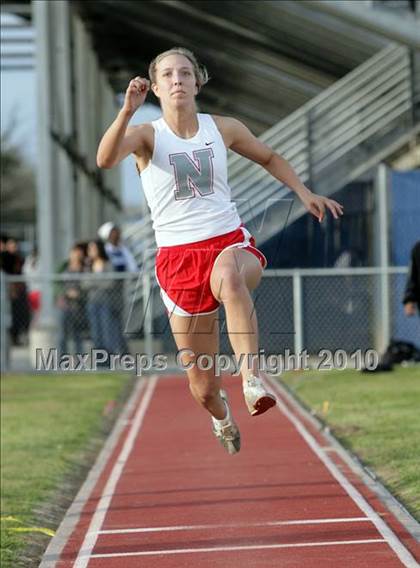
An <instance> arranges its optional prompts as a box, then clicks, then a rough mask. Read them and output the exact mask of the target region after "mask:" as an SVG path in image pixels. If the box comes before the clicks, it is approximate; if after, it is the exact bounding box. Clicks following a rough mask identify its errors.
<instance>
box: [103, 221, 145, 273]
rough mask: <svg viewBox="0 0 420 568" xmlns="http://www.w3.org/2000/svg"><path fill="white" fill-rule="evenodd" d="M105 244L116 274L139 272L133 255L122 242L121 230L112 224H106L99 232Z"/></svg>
mask: <svg viewBox="0 0 420 568" xmlns="http://www.w3.org/2000/svg"><path fill="white" fill-rule="evenodd" d="M98 235H99V237H100V238H101V239H102V240H103V241H104V242H105V251H106V253H107V255H108V258H109V260H110V261H111V264H112V266H113V268H114V271H115V272H137V270H138V266H137V263H136V261H135V260H134V257H133V255H132V254H131V252H130V251H129V250H128V248H127V247H126V246H125V245H123V244H122V242H121V230H120V228H119V227H118V226H117V225H115V224H114V223H112V222H108V223H104V224H103V225H102V226H101V227H100V228H99V230H98Z"/></svg>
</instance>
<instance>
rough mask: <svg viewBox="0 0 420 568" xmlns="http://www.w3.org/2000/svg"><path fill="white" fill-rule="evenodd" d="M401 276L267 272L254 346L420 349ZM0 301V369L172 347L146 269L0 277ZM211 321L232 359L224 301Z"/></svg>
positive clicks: (167, 351)
mask: <svg viewBox="0 0 420 568" xmlns="http://www.w3.org/2000/svg"><path fill="white" fill-rule="evenodd" d="M406 276H407V269H405V268H389V269H387V270H382V269H377V268H349V269H309V270H306V269H305V270H303V269H302V270H289V271H285V270H266V271H265V273H264V276H263V279H262V281H261V284H260V286H259V287H258V289H257V290H256V291H255V292H254V293H253V298H254V304H255V308H256V311H257V316H258V324H259V333H260V347H261V349H262V350H264V353H266V354H282V353H284V352H285V351H286V350H288V352H290V353H299V352H301V351H303V350H306V351H307V352H308V353H309V354H311V355H319V352H320V351H321V350H330V351H331V352H334V351H336V350H344V351H345V352H346V353H352V352H355V351H357V350H361V351H366V350H368V349H376V350H377V351H378V352H382V351H383V350H384V349H385V348H386V346H387V344H388V343H389V341H390V339H391V338H395V339H400V340H405V341H411V342H413V343H415V344H416V343H417V345H419V343H420V318H419V317H417V316H416V317H412V318H408V317H406V316H405V315H404V312H403V307H402V304H401V299H402V296H403V292H404V287H405V281H406ZM1 306H2V309H1V312H2V313H1V315H2V318H1V344H2V351H1V358H2V369H3V370H7V371H23V370H33V369H36V368H38V370H39V364H40V363H43V364H44V368H45V366H46V367H48V364H47V365H46V363H48V361H49V362H50V368H51V369H54V368H55V367H54V362H55V361H56V360H57V359H60V357H61V356H63V355H66V356H67V355H68V356H71V355H76V354H79V355H80V354H84V355H85V354H89V353H90V356H91V355H92V354H91V350H92V349H95V350H96V351H98V352H99V353H100V354H101V355H100V357H99V360H98V361H97V363H98V368H101V367H102V366H104V367H105V366H106V367H107V368H109V367H108V363H109V361H108V360H107V355H109V354H115V355H118V356H119V357H120V356H121V354H131V355H132V356H136V355H137V354H143V355H148V356H150V357H153V356H155V355H157V354H163V355H165V356H172V357H173V356H174V354H175V352H176V346H175V342H174V340H173V338H172V334H171V330H170V325H169V320H168V315H167V313H166V310H165V309H164V306H163V303H162V300H161V298H160V294H159V288H158V287H157V285H156V281H155V279H154V276H153V275H151V274H149V273H147V274H142V275H138V274H126V273H113V274H101V275H96V274H86V273H82V274H80V273H74V274H72V275H68V274H67V275H53V276H43V277H37V278H25V277H12V276H8V275H5V274H4V273H2V297H1ZM219 327H220V337H221V342H220V350H221V352H222V353H226V354H229V355H231V354H232V350H231V347H230V343H229V339H228V333H227V328H226V321H225V313H224V309H223V307H222V308H221V309H220V314H219ZM41 352H42V354H43V355H42V357H43V359H42V360H41V359H40V355H39V353H41ZM51 353H53V354H52V355H51ZM48 357H50V359H49V360H47V358H48ZM86 357H87V355H86ZM102 359H103V360H102ZM86 361H87V359H86V360H85V363H86ZM68 364H70V363H68ZM70 368H71V367H70ZM123 368H124V367H123ZM62 370H67V369H66V368H63V369H62ZM127 370H128V369H127Z"/></svg>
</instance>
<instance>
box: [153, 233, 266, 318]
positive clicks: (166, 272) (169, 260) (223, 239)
mask: <svg viewBox="0 0 420 568" xmlns="http://www.w3.org/2000/svg"><path fill="white" fill-rule="evenodd" d="M227 248H242V249H244V250H247V251H249V252H251V253H252V254H254V255H255V256H256V257H257V258H258V260H259V261H260V262H261V265H262V267H263V268H265V267H266V266H267V259H266V258H265V256H264V255H263V253H262V252H261V251H259V250H258V249H257V248H255V239H254V237H253V236H252V235H251V234H250V233H249V232H248V231H247V229H246V228H245V227H243V226H242V225H241V226H240V227H238V229H236V230H235V231H232V232H230V233H226V234H225V235H219V236H217V237H212V238H211V239H206V240H204V241H198V242H195V243H188V244H185V245H177V246H173V247H160V248H159V249H158V252H157V255H156V279H157V281H158V284H159V286H160V294H161V297H162V300H163V302H164V304H165V306H166V309H167V311H168V313H174V314H177V315H180V316H192V315H198V314H202V315H204V314H209V313H211V312H214V311H216V310H217V309H218V307H219V305H220V303H219V302H218V301H217V300H216V298H215V297H214V296H213V294H212V291H211V288H210V275H211V271H212V269H213V266H214V263H215V261H216V259H217V257H218V256H219V255H220V253H221V252H222V251H223V250H226V249H227Z"/></svg>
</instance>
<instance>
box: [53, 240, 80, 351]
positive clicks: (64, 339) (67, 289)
mask: <svg viewBox="0 0 420 568" xmlns="http://www.w3.org/2000/svg"><path fill="white" fill-rule="evenodd" d="M84 261H85V256H84V251H83V248H82V247H81V246H80V245H77V244H76V245H74V246H73V247H72V248H71V249H70V255H69V258H68V260H67V261H66V262H65V264H64V265H63V266H62V267H61V270H60V272H61V273H62V274H75V275H77V276H76V277H75V279H74V280H65V281H64V282H60V292H59V296H58V301H57V305H58V308H59V310H60V313H59V318H58V323H59V335H58V346H59V347H58V348H59V351H60V356H61V355H63V354H64V353H70V347H69V341H73V342H74V353H83V339H82V333H83V330H84V328H85V325H84V320H85V294H84V290H83V288H82V286H81V280H80V276H79V275H80V274H81V273H82V272H85V270H86V268H85V263H84Z"/></svg>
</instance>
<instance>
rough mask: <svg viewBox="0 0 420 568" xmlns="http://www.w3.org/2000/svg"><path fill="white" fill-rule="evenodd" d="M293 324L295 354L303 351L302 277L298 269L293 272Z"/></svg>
mask: <svg viewBox="0 0 420 568" xmlns="http://www.w3.org/2000/svg"><path fill="white" fill-rule="evenodd" d="M293 324H294V329H295V341H294V347H295V355H298V356H299V355H300V354H301V353H302V351H303V316H302V277H301V275H300V273H299V271H298V270H295V271H294V272H293Z"/></svg>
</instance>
